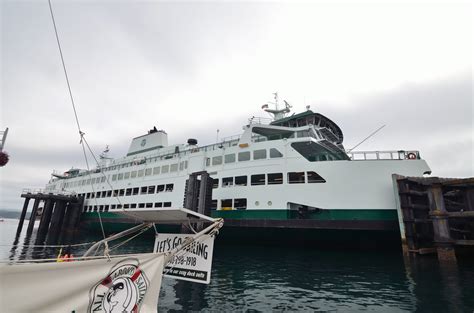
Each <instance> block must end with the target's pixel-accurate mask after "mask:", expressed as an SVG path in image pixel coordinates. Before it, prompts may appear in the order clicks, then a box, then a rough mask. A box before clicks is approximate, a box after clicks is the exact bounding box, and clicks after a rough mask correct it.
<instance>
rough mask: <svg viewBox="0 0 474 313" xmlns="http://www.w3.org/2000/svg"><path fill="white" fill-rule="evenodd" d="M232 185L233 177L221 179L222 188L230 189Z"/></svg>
mask: <svg viewBox="0 0 474 313" xmlns="http://www.w3.org/2000/svg"><path fill="white" fill-rule="evenodd" d="M233 184H234V177H224V178H222V187H230V186H232V185H233Z"/></svg>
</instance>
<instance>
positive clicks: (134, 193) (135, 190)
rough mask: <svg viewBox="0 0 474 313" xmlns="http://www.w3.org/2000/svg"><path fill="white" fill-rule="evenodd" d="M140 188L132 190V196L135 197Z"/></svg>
mask: <svg viewBox="0 0 474 313" xmlns="http://www.w3.org/2000/svg"><path fill="white" fill-rule="evenodd" d="M139 189H140V188H138V187H136V188H133V192H132V194H133V195H134V196H135V195H138V191H139Z"/></svg>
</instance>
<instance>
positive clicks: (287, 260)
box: [0, 220, 474, 312]
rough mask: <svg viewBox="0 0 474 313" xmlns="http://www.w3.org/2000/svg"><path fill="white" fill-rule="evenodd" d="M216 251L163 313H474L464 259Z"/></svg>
mask: <svg viewBox="0 0 474 313" xmlns="http://www.w3.org/2000/svg"><path fill="white" fill-rule="evenodd" d="M17 223H18V221H17V220H5V221H4V222H0V244H1V245H0V247H1V250H0V255H1V257H2V259H5V258H8V257H10V256H11V255H10V254H11V251H10V249H11V247H9V246H8V245H10V244H11V243H12V242H13V239H14V235H15V231H16V226H17ZM25 226H26V225H25ZM96 239H97V238H94V237H90V236H89V237H84V238H80V239H79V240H80V241H82V242H84V241H90V240H96ZM22 240H23V238H21V239H20V241H19V242H20V243H21V242H22ZM216 243H217V245H216V247H215V250H214V263H213V270H212V276H211V284H210V285H202V284H196V283H190V282H184V281H177V280H173V279H169V278H164V280H163V285H162V288H161V292H160V303H159V307H158V309H159V311H160V312H175V311H220V312H231V311H277V312H280V311H313V312H314V311H320V312H328V311H337V312H362V311H364V312H365V311H371V312H415V311H416V312H447V311H448V312H473V311H474V264H473V263H474V262H472V261H468V260H467V259H464V260H463V259H460V260H458V265H459V266H458V267H457V268H449V267H448V268H446V267H442V266H440V265H439V263H438V261H437V259H436V258H435V257H423V258H418V259H417V260H411V261H409V260H408V261H407V260H404V258H403V257H402V255H401V254H400V253H399V252H398V251H392V252H390V251H389V252H387V251H383V252H381V251H379V252H367V251H341V250H339V251H338V250H327V249H317V248H314V247H293V248H291V247H288V246H240V245H221V244H219V239H218V238H217V241H216ZM151 246H152V239H146V238H145V239H141V240H136V241H133V245H132V246H130V247H128V248H124V249H122V251H121V252H137V251H141V252H143V251H147V250H148V251H149V250H150V249H151ZM21 250H22V249H18V250H17V251H16V254H15V255H18V254H19V252H21ZM79 250H80V249H78V250H77V251H76V255H77V254H80V252H81V251H79ZM29 253H31V251H30V252H29ZM47 253H49V255H50V256H54V255H55V253H57V251H51V250H50V251H48V252H47ZM471 260H472V258H471Z"/></svg>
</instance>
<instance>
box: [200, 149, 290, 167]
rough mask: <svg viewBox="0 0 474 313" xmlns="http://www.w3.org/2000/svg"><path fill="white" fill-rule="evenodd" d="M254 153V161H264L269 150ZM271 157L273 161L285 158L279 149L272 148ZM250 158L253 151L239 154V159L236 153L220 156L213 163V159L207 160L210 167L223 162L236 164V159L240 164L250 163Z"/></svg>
mask: <svg viewBox="0 0 474 313" xmlns="http://www.w3.org/2000/svg"><path fill="white" fill-rule="evenodd" d="M252 152H253V160H264V159H266V158H267V150H266V149H259V150H254V151H252ZM269 156H270V158H271V159H275V158H281V157H283V154H282V153H281V152H280V151H278V150H277V149H275V148H271V149H270V152H269ZM250 157H251V151H242V152H239V153H237V158H236V155H235V153H231V154H226V155H224V156H222V155H219V156H215V157H213V158H212V162H211V159H210V158H208V159H207V160H206V166H210V165H211V164H212V165H221V164H222V162H224V163H225V164H228V163H235V162H236V159H237V161H239V162H244V161H250Z"/></svg>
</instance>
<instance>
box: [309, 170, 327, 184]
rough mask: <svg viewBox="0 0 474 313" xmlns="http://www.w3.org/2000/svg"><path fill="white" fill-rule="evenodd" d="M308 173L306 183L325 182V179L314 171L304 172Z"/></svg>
mask: <svg viewBox="0 0 474 313" xmlns="http://www.w3.org/2000/svg"><path fill="white" fill-rule="evenodd" d="M306 173H307V174H308V183H325V182H326V180H325V179H324V178H322V177H321V176H320V175H319V174H318V173H316V172H312V171H311V172H306Z"/></svg>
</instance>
